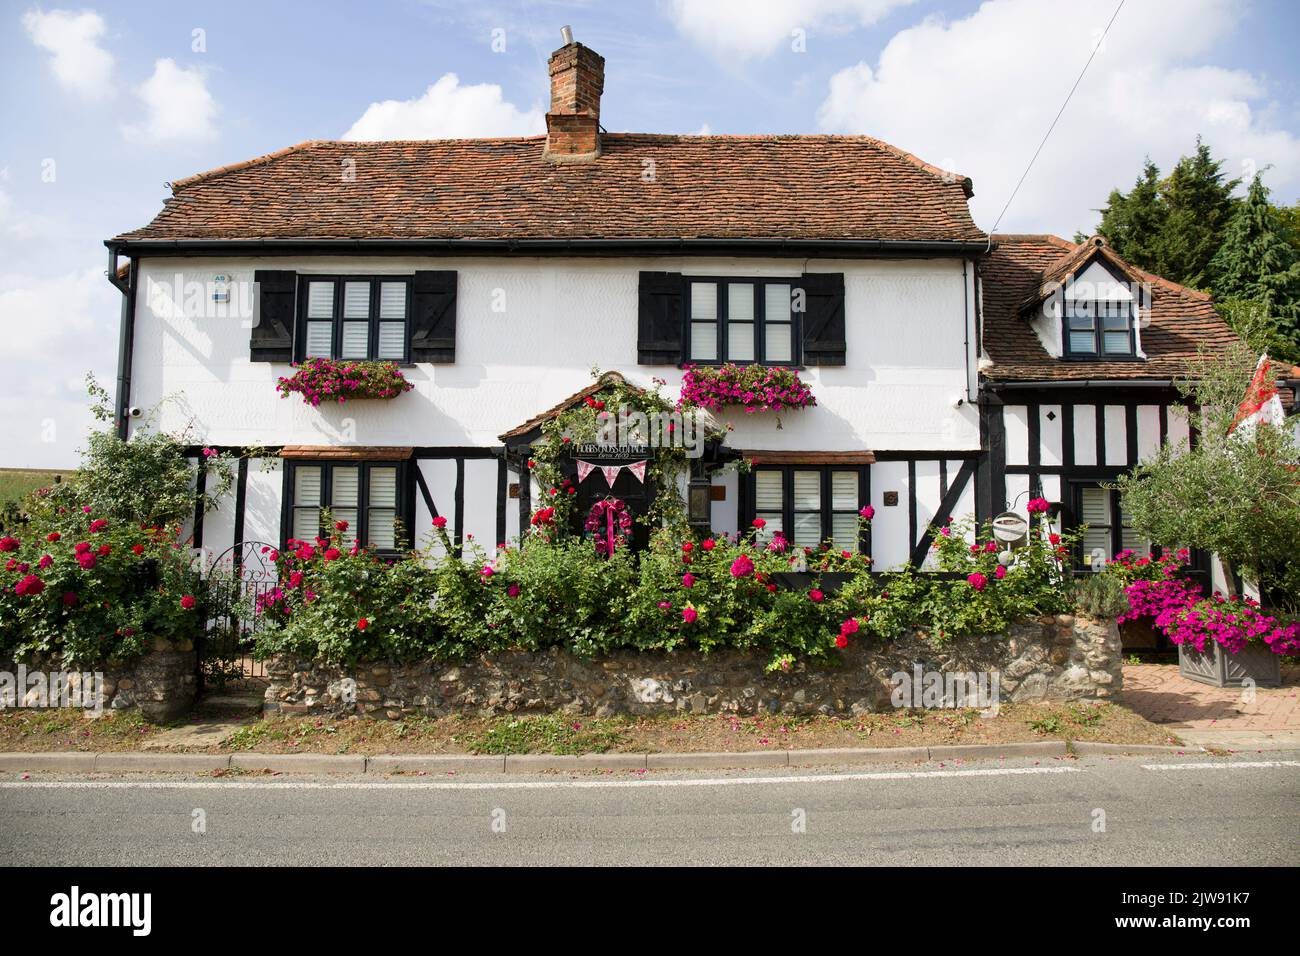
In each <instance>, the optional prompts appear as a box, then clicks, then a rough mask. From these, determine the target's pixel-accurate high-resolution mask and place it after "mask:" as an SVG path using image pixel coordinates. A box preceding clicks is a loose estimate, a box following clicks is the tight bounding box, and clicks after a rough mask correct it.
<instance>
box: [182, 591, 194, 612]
mask: <svg viewBox="0 0 1300 956" xmlns="http://www.w3.org/2000/svg"><path fill="white" fill-rule="evenodd" d="M195 603H197V602H195V600H194V598H193V596H192V595H189V594H186V595H184V596H183V597H182V598H181V607H183V608H185V610H187V611H188V610H190V609H191V608H193V607H194V605H195Z"/></svg>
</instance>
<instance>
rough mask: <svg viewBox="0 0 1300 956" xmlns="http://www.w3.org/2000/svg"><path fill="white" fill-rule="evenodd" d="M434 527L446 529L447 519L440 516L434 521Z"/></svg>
mask: <svg viewBox="0 0 1300 956" xmlns="http://www.w3.org/2000/svg"><path fill="white" fill-rule="evenodd" d="M433 526H434V527H435V528H445V527H447V519H446V518H444V517H443V516H442V515H438V517H436V518H434V519H433Z"/></svg>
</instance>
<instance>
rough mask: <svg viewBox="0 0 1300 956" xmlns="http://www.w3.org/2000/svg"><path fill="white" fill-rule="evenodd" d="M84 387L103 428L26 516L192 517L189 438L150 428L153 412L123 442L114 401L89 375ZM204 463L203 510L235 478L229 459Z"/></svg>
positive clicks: (142, 520)
mask: <svg viewBox="0 0 1300 956" xmlns="http://www.w3.org/2000/svg"><path fill="white" fill-rule="evenodd" d="M86 388H87V391H88V392H89V393H90V400H91V403H90V411H91V414H92V415H93V416H94V417H95V418H96V419H97V420H98V421H99V422H101V423H103V427H101V428H100V429H98V430H96V431H93V432H91V434H90V437H89V439H88V440H87V443H86V447H85V448H84V449H82V452H81V464H80V465H79V466H78V468H77V471H76V473H75V474H73V475H72V476H71V477H70V478H69V479H68V480H67V481H65V482H63V483H61V484H58V485H55V486H54V487H53V488H50V489H42V490H41V491H39V492H35V493H33V494H32V495H30V496H29V497H28V499H27V502H26V503H25V507H26V509H27V511H28V512H29V514H31V515H32V516H34V517H39V518H41V519H42V520H47V521H48V520H53V516H54V515H58V514H64V515H67V514H71V513H78V514H79V513H81V509H82V508H83V507H89V508H90V509H91V512H92V513H93V514H94V515H95V516H96V517H99V518H110V519H113V520H114V521H122V522H130V523H133V524H136V525H146V526H152V527H162V526H164V525H174V524H180V523H182V522H184V521H185V519H186V518H188V517H191V516H193V514H194V507H195V502H196V498H195V494H196V492H195V470H194V466H193V465H192V464H191V463H190V461H189V459H187V458H186V457H185V449H186V445H187V444H189V436H187V435H171V434H168V433H167V432H163V431H157V430H155V429H153V428H151V427H150V426H151V425H152V422H153V418H154V415H155V414H156V411H153V412H150V415H149V417H148V418H146V419H145V420H144V422H143V423H142V424H141V426H140V427H138V428H137V429H136V430H135V432H134V434H132V436H131V439H130V441H123V440H122V439H121V438H119V437H118V435H117V431H116V430H115V429H114V428H113V425H112V422H113V402H112V398H111V397H110V396H109V394H108V393H107V392H106V391H104V389H103V387H102V386H100V384H99V383H98V382H96V381H95V379H94V377H93V376H90V375H88V376H86ZM205 464H206V467H207V468H208V469H209V474H210V477H211V478H212V480H210V481H209V483H208V485H207V493H206V495H205V499H206V500H205V501H204V502H203V507H204V510H205V511H207V510H211V509H212V508H213V507H215V506H216V503H217V501H218V500H219V499H220V498H221V497H222V496H223V495H225V494H226V493H228V492H229V490H230V488H231V485H232V484H233V481H234V474H233V470H232V468H231V459H230V457H229V456H227V455H218V456H212V457H209V458H208V459H207V460H206V462H205Z"/></svg>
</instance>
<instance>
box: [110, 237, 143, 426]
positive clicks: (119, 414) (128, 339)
mask: <svg viewBox="0 0 1300 956" xmlns="http://www.w3.org/2000/svg"><path fill="white" fill-rule="evenodd" d="M138 262H139V260H137V259H136V258H135V257H134V256H132V257H131V258H130V259H128V260H127V269H126V281H123V280H122V279H120V278H118V275H117V249H116V247H114V246H109V249H108V281H109V282H111V283H112V284H113V288H115V289H117V291H118V292H121V293H122V320H121V323H120V325H119V328H118V337H117V389H116V392H115V397H114V399H113V424H114V425H115V426H116V428H117V437H118V438H120V439H122V440H123V441H126V439H127V437H128V435H129V433H130V426H129V421H130V416H131V366H132V357H133V354H134V352H135V293H136V283H137V280H138V278H139V277H138V273H139V266H138Z"/></svg>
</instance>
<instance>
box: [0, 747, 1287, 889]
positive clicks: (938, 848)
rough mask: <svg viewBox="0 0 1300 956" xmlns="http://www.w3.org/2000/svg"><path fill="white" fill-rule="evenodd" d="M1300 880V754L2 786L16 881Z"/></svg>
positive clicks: (38, 781) (88, 780)
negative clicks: (181, 870) (590, 868)
mask: <svg viewBox="0 0 1300 956" xmlns="http://www.w3.org/2000/svg"><path fill="white" fill-rule="evenodd" d="M1225 764H1228V765H1229V766H1224V765H1225ZM1159 768H1166V769H1159ZM196 811H201V813H196ZM1102 813H1104V832H1102V831H1100V830H1099V828H1098V823H1099V821H1102V817H1101V816H1100V814H1102ZM197 819H201V820H202V822H203V824H204V828H203V829H204V832H202V833H196V832H195V821H196V820H197ZM801 821H802V824H803V825H802V828H801V827H800V822H801ZM1297 863H1300V753H1286V752H1272V753H1266V754H1250V755H1242V756H1238V757H1235V758H1230V759H1228V760H1216V759H1212V758H1207V757H1188V758H1132V757H1123V758H1103V757H1091V758H1084V759H1081V760H1077V761H1076V760H1060V761H1043V762H1041V763H1037V762H1035V761H1032V760H1021V761H1012V760H1007V761H1000V762H996V763H968V764H963V765H960V766H952V765H949V766H947V767H945V768H944V769H938V768H937V767H936V766H935V765H934V764H922V765H910V766H906V767H896V768H894V767H890V768H877V767H871V768H861V767H858V768H852V769H841V770H829V771H825V770H824V771H808V772H797V771H793V770H791V771H784V772H779V773H777V772H772V773H741V772H735V773H729V774H720V773H699V774H694V775H691V774H682V773H673V774H667V773H662V774H655V773H653V772H651V773H643V774H640V775H633V774H626V775H603V776H591V775H540V774H535V775H520V776H510V777H504V776H496V775H493V776H491V777H488V776H486V775H484V776H468V775H465V776H459V777H440V778H436V779H435V778H413V777H393V778H389V779H387V780H385V779H378V780H375V779H369V778H362V777H334V778H321V777H296V776H295V777H288V776H284V777H277V778H274V779H266V778H260V777H259V778H250V777H236V778H226V779H221V780H212V779H209V778H199V777H185V776H179V775H160V774H155V775H135V776H129V777H113V776H107V775H95V776H81V777H73V776H68V775H55V774H45V775H37V774H33V775H32V777H31V779H29V780H25V781H24V780H21V779H20V776H19V775H16V774H3V775H0V864H3V865H15V864H18V865H24V864H40V865H78V866H79V865H104V864H109V865H114V864H121V865H132V866H148V865H155V864H173V865H224V864H243V865H263V866H272V865H280V864H302V865H318V866H373V865H381V864H411V865H428V864H523V865H527V864H614V865H658V864H744V865H765V864H848V865H856V864H896V865H906V864H920V865H964V864H989V865H1037V864H1055V865H1062V864H1064V865H1071V864H1075V865H1107V866H1118V865H1124V866H1140V865H1164V866H1182V865H1198V866H1199V865H1210V866H1215V865H1234V866H1243V865H1244V866H1249V865H1259V864H1273V865H1295V864H1297Z"/></svg>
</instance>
